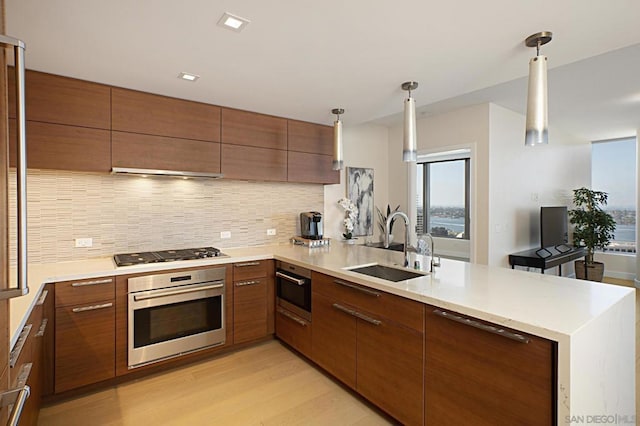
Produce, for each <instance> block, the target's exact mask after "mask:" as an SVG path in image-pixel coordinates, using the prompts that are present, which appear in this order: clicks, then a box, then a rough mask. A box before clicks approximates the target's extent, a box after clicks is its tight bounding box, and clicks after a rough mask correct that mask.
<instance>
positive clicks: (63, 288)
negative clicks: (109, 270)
mask: <svg viewBox="0 0 640 426" xmlns="http://www.w3.org/2000/svg"><path fill="white" fill-rule="evenodd" d="M114 297H115V282H114V278H113V277H98V278H89V279H86V280H75V281H61V282H59V283H56V291H55V299H56V302H55V306H56V308H60V307H62V306H69V305H79V304H81V303H91V302H98V301H101V300H110V299H113V298H114Z"/></svg>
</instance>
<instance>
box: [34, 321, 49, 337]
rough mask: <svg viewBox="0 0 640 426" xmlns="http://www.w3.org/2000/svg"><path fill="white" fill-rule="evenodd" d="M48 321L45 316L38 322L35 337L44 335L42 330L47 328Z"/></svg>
mask: <svg viewBox="0 0 640 426" xmlns="http://www.w3.org/2000/svg"><path fill="white" fill-rule="evenodd" d="M48 322H49V320H48V319H47V318H44V319H43V320H42V324H40V328H39V329H38V332H37V333H36V335H35V337H42V336H44V331H45V330H46V329H47V323H48Z"/></svg>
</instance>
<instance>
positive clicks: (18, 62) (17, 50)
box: [0, 35, 29, 299]
mask: <svg viewBox="0 0 640 426" xmlns="http://www.w3.org/2000/svg"><path fill="white" fill-rule="evenodd" d="M0 44H3V45H5V46H10V47H12V48H13V54H14V65H15V68H14V72H15V76H16V124H17V134H18V162H17V168H16V181H17V185H16V193H17V194H16V195H17V196H16V198H17V208H16V226H17V228H18V229H17V244H16V246H17V256H16V257H17V273H16V277H17V282H18V287H17V288H8V289H4V290H0V299H11V298H14V297H19V296H24V295H25V294H28V293H29V286H28V283H27V139H26V138H27V136H26V135H27V134H26V131H25V129H26V121H25V100H24V99H25V98H24V49H25V45H24V43H23V42H22V41H21V40H18V39H16V38H13V37H8V36H5V35H1V36H0ZM7 163H9V157H8V156H7Z"/></svg>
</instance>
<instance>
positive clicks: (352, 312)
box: [332, 303, 382, 325]
mask: <svg viewBox="0 0 640 426" xmlns="http://www.w3.org/2000/svg"><path fill="white" fill-rule="evenodd" d="M332 306H333V307H334V308H335V309H337V310H339V311H342V312H344V313H346V314H349V315H351V316H354V317H356V318H360V319H361V320H363V321H366V322H368V323H369V324H373V325H380V324H382V321H380V320H377V319H375V318H371V317H370V316H368V315H365V314H363V313H360V312H358V311H356V310H353V309H349V308H347V307H346V306H342V305H340V304H338V303H334V304H333V305H332Z"/></svg>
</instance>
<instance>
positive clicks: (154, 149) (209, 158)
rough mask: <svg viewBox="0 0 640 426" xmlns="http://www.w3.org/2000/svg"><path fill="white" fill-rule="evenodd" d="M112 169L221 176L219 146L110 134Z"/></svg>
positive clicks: (193, 141) (210, 143) (172, 139)
mask: <svg viewBox="0 0 640 426" xmlns="http://www.w3.org/2000/svg"><path fill="white" fill-rule="evenodd" d="M111 150H112V160H111V163H112V165H113V167H127V168H137V169H156V170H180V171H188V172H201V173H220V144H219V143H212V142H205V141H198V140H190V139H178V138H169V137H162V136H150V135H141V134H137V133H125V132H116V131H114V132H111Z"/></svg>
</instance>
